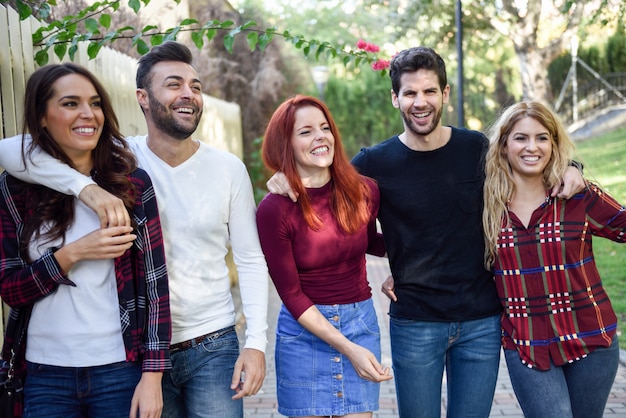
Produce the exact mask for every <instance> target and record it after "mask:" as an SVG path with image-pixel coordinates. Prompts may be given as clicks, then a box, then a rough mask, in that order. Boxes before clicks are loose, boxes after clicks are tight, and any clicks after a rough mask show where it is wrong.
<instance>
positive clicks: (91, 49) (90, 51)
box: [87, 42, 102, 59]
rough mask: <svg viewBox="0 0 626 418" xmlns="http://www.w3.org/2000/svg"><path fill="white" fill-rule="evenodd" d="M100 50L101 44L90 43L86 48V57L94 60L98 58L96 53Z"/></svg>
mask: <svg viewBox="0 0 626 418" xmlns="http://www.w3.org/2000/svg"><path fill="white" fill-rule="evenodd" d="M100 49H102V44H101V43H99V42H90V43H89V46H87V55H88V56H89V59H94V58H95V57H97V56H98V52H100Z"/></svg>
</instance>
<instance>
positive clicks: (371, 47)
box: [356, 39, 380, 52]
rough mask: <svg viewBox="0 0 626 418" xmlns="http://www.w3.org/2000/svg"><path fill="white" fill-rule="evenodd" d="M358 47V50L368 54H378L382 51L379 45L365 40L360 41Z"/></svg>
mask: <svg viewBox="0 0 626 418" xmlns="http://www.w3.org/2000/svg"><path fill="white" fill-rule="evenodd" d="M356 47H357V48H358V49H362V50H364V51H366V52H378V51H380V48H379V47H378V45H375V44H373V43H370V42H365V41H364V40H363V39H359V42H357V43H356Z"/></svg>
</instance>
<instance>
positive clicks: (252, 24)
mask: <svg viewBox="0 0 626 418" xmlns="http://www.w3.org/2000/svg"><path fill="white" fill-rule="evenodd" d="M252 26H256V22H255V21H254V20H250V21H248V22H246V23H244V24H243V25H241V29H248V28H251V27H252Z"/></svg>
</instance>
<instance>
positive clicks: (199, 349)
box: [162, 327, 243, 418]
mask: <svg viewBox="0 0 626 418" xmlns="http://www.w3.org/2000/svg"><path fill="white" fill-rule="evenodd" d="M238 357H239V342H238V340H237V333H236V331H235V327H230V328H229V329H228V331H226V332H225V333H222V334H221V335H220V336H219V337H217V338H215V339H210V338H205V339H204V341H202V342H201V343H199V344H194V345H193V346H192V347H191V348H188V349H186V350H182V351H177V352H173V353H171V359H172V371H171V372H170V373H165V374H164V375H163V414H162V417H163V418H185V417H189V418H192V417H193V418H201V417H202V418H211V417H220V418H241V417H243V401H242V400H241V399H239V400H236V401H233V400H232V399H231V398H232V396H233V395H234V394H235V393H236V392H235V391H234V390H232V389H231V388H230V382H231V380H232V378H233V372H234V370H235V362H236V361H237V358H238Z"/></svg>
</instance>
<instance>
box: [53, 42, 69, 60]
mask: <svg viewBox="0 0 626 418" xmlns="http://www.w3.org/2000/svg"><path fill="white" fill-rule="evenodd" d="M66 52H67V45H66V44H55V45H54V55H56V56H57V57H58V58H59V59H60V60H62V59H63V57H64V56H65V53H66Z"/></svg>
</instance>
